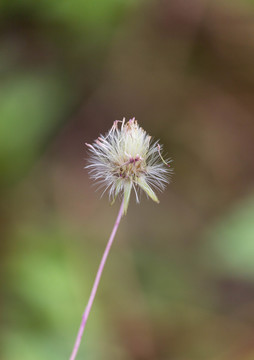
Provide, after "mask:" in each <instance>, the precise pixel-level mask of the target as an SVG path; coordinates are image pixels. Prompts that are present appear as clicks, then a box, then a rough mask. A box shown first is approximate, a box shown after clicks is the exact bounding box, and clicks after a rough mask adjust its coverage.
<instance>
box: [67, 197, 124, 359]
mask: <svg viewBox="0 0 254 360" xmlns="http://www.w3.org/2000/svg"><path fill="white" fill-rule="evenodd" d="M123 205H124V201H122V204H121V206H120V209H119V213H118V215H117V218H116V222H115V224H114V227H113V230H112V233H111V235H110V238H109V240H108V243H107V246H106V248H105V251H104V254H103V256H102V259H101V262H100V266H99V268H98V271H97V274H96V278H95V281H94V284H93V288H92V291H91V294H90V297H89V300H88V303H87V306H86V308H85V311H84V314H83V316H82V321H81V324H80V327H79V331H78V335H77V338H76V341H75V344H74V347H73V350H72V354H71V356H70V360H75V358H76V355H77V352H78V349H79V346H80V342H81V338H82V335H83V332H84V329H85V326H86V322H87V318H88V316H89V313H90V310H91V307H92V305H93V301H94V298H95V295H96V291H97V288H98V285H99V282H100V279H101V275H102V272H103V269H104V265H105V262H106V260H107V257H108V254H109V251H110V248H111V245H112V243H113V240H114V238H115V234H116V231H117V229H118V226H119V224H120V220H121V217H122V215H123Z"/></svg>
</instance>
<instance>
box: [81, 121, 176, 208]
mask: <svg viewBox="0 0 254 360" xmlns="http://www.w3.org/2000/svg"><path fill="white" fill-rule="evenodd" d="M119 125H120V126H119ZM151 140H152V139H151V136H149V135H148V134H147V133H146V132H145V130H143V129H142V128H141V127H140V126H139V125H138V123H137V121H136V120H135V118H133V119H130V120H129V121H128V122H125V119H123V120H122V121H119V120H116V121H114V123H113V126H112V128H111V129H110V130H109V132H108V133H107V134H106V135H105V136H103V135H101V136H100V137H99V138H98V139H97V140H95V142H94V143H93V144H92V145H91V144H86V145H87V146H88V148H89V150H90V158H89V165H88V166H86V167H87V168H89V170H90V175H91V178H92V179H94V180H95V181H97V182H98V183H100V184H101V186H102V187H105V190H104V192H106V191H107V190H108V191H109V196H110V198H111V199H112V203H114V201H115V199H116V198H117V196H118V195H122V194H123V197H124V212H125V213H126V212H127V208H128V205H129V200H130V194H131V190H132V188H133V189H134V191H135V194H136V199H137V202H139V197H138V191H137V190H138V189H142V190H144V191H145V192H146V194H147V195H148V196H149V197H150V198H151V199H152V200H154V201H156V202H157V203H158V202H159V200H158V198H157V196H156V194H155V192H154V190H153V189H152V188H154V189H157V190H160V191H162V190H164V188H165V185H166V183H168V182H169V175H170V173H171V169H169V166H170V165H169V163H170V161H169V160H167V162H166V161H165V160H164V159H163V157H162V154H161V150H162V146H160V145H159V142H158V141H156V142H152V141H151ZM104 192H103V194H104Z"/></svg>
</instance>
